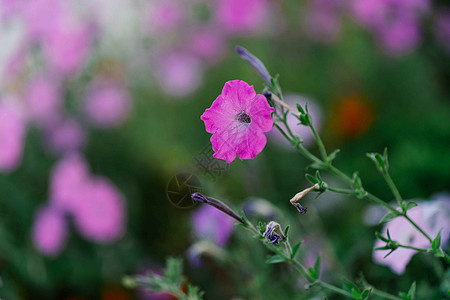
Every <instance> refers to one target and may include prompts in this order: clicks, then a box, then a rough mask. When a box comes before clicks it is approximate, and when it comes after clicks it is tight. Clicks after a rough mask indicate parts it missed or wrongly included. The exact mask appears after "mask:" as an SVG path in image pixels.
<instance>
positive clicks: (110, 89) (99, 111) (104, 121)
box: [84, 79, 131, 128]
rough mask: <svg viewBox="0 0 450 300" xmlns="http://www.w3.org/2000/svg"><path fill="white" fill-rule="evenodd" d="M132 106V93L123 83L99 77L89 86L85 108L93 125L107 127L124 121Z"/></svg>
mask: <svg viewBox="0 0 450 300" xmlns="http://www.w3.org/2000/svg"><path fill="white" fill-rule="evenodd" d="M130 106H131V99H130V95H129V94H128V91H127V89H126V87H125V86H124V85H123V84H121V83H119V82H114V81H113V80H107V79H97V80H95V81H94V82H93V83H92V85H91V87H90V88H89V91H88V94H87V97H86V101H85V103H84V110H85V112H86V115H87V117H88V118H89V120H90V122H91V123H92V124H93V125H95V126H98V127H103V128H107V127H113V126H117V125H120V124H121V123H123V122H124V121H125V120H126V118H127V117H128V114H129V112H130Z"/></svg>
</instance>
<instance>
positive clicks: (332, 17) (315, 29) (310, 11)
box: [305, 0, 342, 43]
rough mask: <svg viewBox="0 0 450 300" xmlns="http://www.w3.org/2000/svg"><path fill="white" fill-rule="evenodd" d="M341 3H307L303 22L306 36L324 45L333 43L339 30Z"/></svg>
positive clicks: (327, 0)
mask: <svg viewBox="0 0 450 300" xmlns="http://www.w3.org/2000/svg"><path fill="white" fill-rule="evenodd" d="M341 4H342V3H341V1H336V0H312V1H309V3H308V6H307V10H306V15H305V22H306V24H305V25H306V30H307V33H308V35H309V36H310V37H311V38H313V39H314V40H317V41H321V42H324V43H331V42H334V41H335V40H336V39H337V38H338V36H339V32H340V29H341V19H340V8H341Z"/></svg>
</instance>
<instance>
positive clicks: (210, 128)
mask: <svg viewBox="0 0 450 300" xmlns="http://www.w3.org/2000/svg"><path fill="white" fill-rule="evenodd" d="M238 112H239V110H235V109H234V107H233V106H232V104H231V102H230V101H227V100H226V99H225V98H224V97H222V96H221V95H219V96H218V97H217V98H216V100H214V102H213V104H212V105H211V107H210V108H208V109H206V110H205V112H204V113H203V115H201V117H200V119H202V120H203V122H205V126H206V131H207V132H209V133H215V132H216V131H218V130H221V129H223V128H226V127H228V126H229V125H230V124H231V123H232V122H234V121H235V116H236V114H237V113H238Z"/></svg>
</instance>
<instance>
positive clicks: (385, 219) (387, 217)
mask: <svg viewBox="0 0 450 300" xmlns="http://www.w3.org/2000/svg"><path fill="white" fill-rule="evenodd" d="M398 216H399V214H398V213H396V212H393V211H392V212H389V213H387V214H386V215H385V216H384V217H383V218H382V219H381V220H380V223H379V224H383V223H386V222H389V221H390V220H392V219H395V218H397V217H398Z"/></svg>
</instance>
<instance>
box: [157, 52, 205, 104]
mask: <svg viewBox="0 0 450 300" xmlns="http://www.w3.org/2000/svg"><path fill="white" fill-rule="evenodd" d="M156 69H157V79H158V81H159V85H160V86H161V88H162V89H163V90H164V91H165V92H166V93H167V94H169V95H171V96H175V97H182V96H185V95H187V94H190V93H192V92H193V91H195V90H196V89H197V88H198V87H199V85H200V83H201V81H202V65H201V62H200V60H199V59H198V58H197V57H195V56H194V55H191V54H189V53H184V52H173V53H169V54H164V55H162V56H161V57H159V59H158V63H157V66H156Z"/></svg>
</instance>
